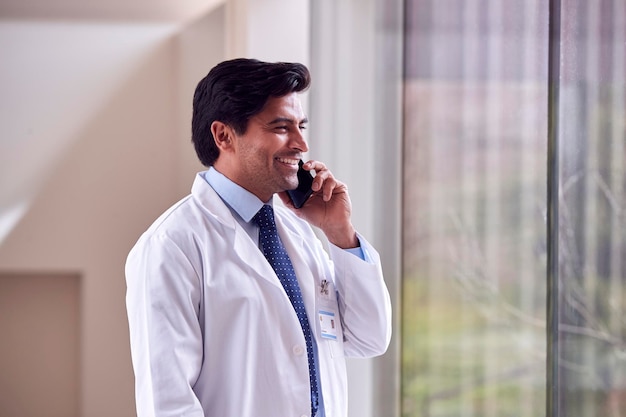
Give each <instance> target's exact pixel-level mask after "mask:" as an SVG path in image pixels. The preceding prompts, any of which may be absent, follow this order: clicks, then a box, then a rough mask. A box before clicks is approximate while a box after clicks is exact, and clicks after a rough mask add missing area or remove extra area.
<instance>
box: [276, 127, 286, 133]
mask: <svg viewBox="0 0 626 417" xmlns="http://www.w3.org/2000/svg"><path fill="white" fill-rule="evenodd" d="M274 130H278V131H280V132H286V131H287V130H289V127H288V126H276V127H275V128H274Z"/></svg>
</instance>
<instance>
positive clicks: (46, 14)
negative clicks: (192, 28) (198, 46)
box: [0, 0, 226, 23]
mask: <svg viewBox="0 0 626 417" xmlns="http://www.w3.org/2000/svg"><path fill="white" fill-rule="evenodd" d="M225 1H226V0H0V19H19V20H98V21H148V22H177V23H178V22H185V21H188V20H193V19H195V18H197V17H199V16H201V15H203V14H205V13H207V12H208V11H210V10H211V9H213V8H214V7H216V6H217V5H219V4H222V3H224V2H225Z"/></svg>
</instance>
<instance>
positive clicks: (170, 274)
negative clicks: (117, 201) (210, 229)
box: [126, 233, 204, 417]
mask: <svg viewBox="0 0 626 417" xmlns="http://www.w3.org/2000/svg"><path fill="white" fill-rule="evenodd" d="M199 276H200V275H199V274H198V271H196V270H195V269H194V267H193V264H192V262H190V261H189V259H188V258H187V256H186V255H185V254H184V253H183V252H182V251H181V249H180V247H179V246H178V245H177V244H176V243H174V242H173V241H172V240H171V239H170V238H169V237H168V236H166V235H163V234H161V235H159V234H157V233H154V234H150V235H147V236H146V235H144V236H143V237H142V238H141V239H140V240H139V242H138V243H137V245H136V246H135V247H134V248H133V249H132V250H131V252H130V254H129V256H128V259H127V262H126V281H127V295H126V304H127V310H128V321H129V328H130V342H131V355H132V360H133V368H134V372H135V393H136V394H135V395H136V401H137V416H138V417H161V416H163V417H165V416H186V417H203V416H204V414H203V411H202V407H201V405H200V402H199V400H198V398H197V396H196V395H195V394H194V392H193V385H194V383H195V381H196V380H197V378H198V375H199V371H200V367H201V362H202V351H203V350H202V345H203V344H202V334H201V330H200V324H199V320H198V314H199V306H200V300H201V291H202V290H201V288H202V287H201V280H200V278H199Z"/></svg>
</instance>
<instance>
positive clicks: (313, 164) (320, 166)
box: [302, 159, 328, 173]
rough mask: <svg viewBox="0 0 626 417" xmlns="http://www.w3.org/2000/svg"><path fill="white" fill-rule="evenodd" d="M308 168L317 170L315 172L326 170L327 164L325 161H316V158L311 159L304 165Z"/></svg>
mask: <svg viewBox="0 0 626 417" xmlns="http://www.w3.org/2000/svg"><path fill="white" fill-rule="evenodd" d="M302 168H304V169H306V170H309V171H310V170H315V172H316V173H317V172H320V171H324V170H325V169H328V168H326V165H325V164H324V163H323V162H320V161H316V160H314V159H311V160H310V161H307V162H305V163H304V165H303V167H302Z"/></svg>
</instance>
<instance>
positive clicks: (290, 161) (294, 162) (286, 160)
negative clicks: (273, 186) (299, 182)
mask: <svg viewBox="0 0 626 417" xmlns="http://www.w3.org/2000/svg"><path fill="white" fill-rule="evenodd" d="M276 160H277V161H278V162H282V163H283V164H287V165H298V162H300V160H299V159H293V158H276Z"/></svg>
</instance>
